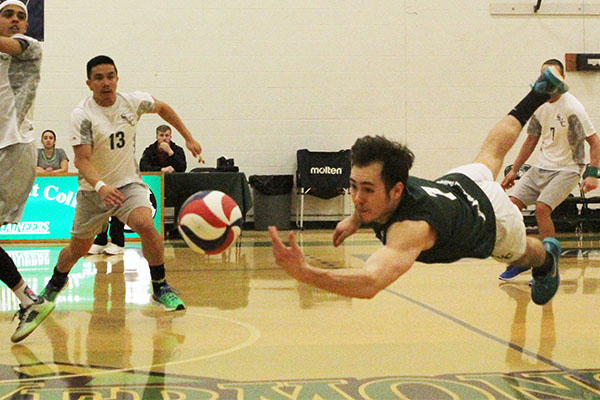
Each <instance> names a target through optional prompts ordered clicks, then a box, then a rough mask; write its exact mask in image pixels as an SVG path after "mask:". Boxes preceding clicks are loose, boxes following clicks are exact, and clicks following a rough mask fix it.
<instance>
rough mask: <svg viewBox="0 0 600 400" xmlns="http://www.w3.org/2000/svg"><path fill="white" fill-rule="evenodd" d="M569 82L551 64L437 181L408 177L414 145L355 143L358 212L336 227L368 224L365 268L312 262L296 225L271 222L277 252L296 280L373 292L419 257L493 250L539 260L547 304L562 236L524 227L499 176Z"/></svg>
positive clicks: (345, 231)
mask: <svg viewBox="0 0 600 400" xmlns="http://www.w3.org/2000/svg"><path fill="white" fill-rule="evenodd" d="M567 90H568V87H567V85H566V84H565V83H564V81H563V79H562V77H561V75H560V73H559V72H558V70H556V69H555V68H548V69H546V70H545V71H544V72H543V73H542V75H540V77H539V78H538V80H537V81H536V82H535V84H534V85H533V88H532V90H531V91H530V92H529V93H528V94H527V96H525V97H524V98H523V100H521V102H519V104H517V106H516V107H515V108H514V109H513V110H511V112H510V113H509V114H508V115H507V116H505V117H504V118H503V119H502V120H500V122H498V124H497V125H496V126H495V127H494V128H493V129H492V130H491V132H490V133H489V134H488V136H487V138H486V140H485V142H484V144H483V146H482V148H481V151H480V153H479V155H478V156H477V157H476V159H475V161H474V163H473V164H469V165H465V166H462V167H459V168H455V169H453V170H451V171H449V172H448V173H447V174H446V175H444V176H442V177H441V178H439V179H436V180H435V181H428V180H424V179H419V178H414V177H409V174H408V172H409V170H410V168H411V167H412V163H413V160H414V155H413V153H412V152H411V151H410V150H409V149H408V148H407V147H405V146H403V145H401V144H400V143H397V142H393V141H390V140H388V139H386V138H384V137H382V136H376V137H371V136H366V137H363V138H360V139H358V140H357V141H356V142H355V144H354V145H353V146H352V170H351V174H350V190H351V194H352V201H353V203H354V208H355V211H354V213H353V214H352V215H351V216H350V217H347V218H345V219H343V220H342V221H340V222H339V223H338V225H337V227H336V229H335V231H334V233H333V245H334V246H338V245H339V244H341V243H342V242H343V241H344V240H345V239H346V238H347V237H349V236H350V235H352V234H354V233H355V232H356V231H357V230H358V228H359V227H360V226H361V224H363V223H366V224H371V225H372V226H373V229H374V230H375V233H376V235H377V237H378V238H379V239H380V240H381V242H382V243H383V247H382V248H380V249H379V250H377V251H376V252H375V253H373V254H372V255H371V256H370V257H369V258H368V259H367V261H366V263H365V266H364V268H362V269H356V268H351V269H322V268H317V267H313V266H311V265H309V264H308V263H307V262H306V259H305V257H304V254H303V253H302V250H301V249H300V248H299V247H298V244H297V243H296V240H295V238H294V234H293V232H290V233H289V236H288V239H289V242H290V246H289V247H288V246H285V245H284V244H283V242H282V241H281V239H280V238H279V236H278V232H277V229H276V228H275V227H270V228H269V231H270V234H271V239H272V241H273V255H274V256H275V261H276V262H277V264H278V265H280V266H281V267H282V268H283V269H284V270H285V271H286V272H288V273H289V274H290V275H291V276H293V277H294V278H296V279H297V280H299V281H301V282H304V283H308V284H310V285H313V286H315V287H318V288H321V289H324V290H328V291H330V292H333V293H337V294H340V295H343V296H349V297H359V298H372V297H373V296H375V295H376V294H377V293H379V292H380V291H381V290H383V289H384V288H386V287H387V286H389V285H390V284H391V283H392V282H394V281H395V280H396V279H398V278H399V277H400V276H402V275H403V274H404V273H405V272H406V271H408V270H409V269H410V267H411V266H412V265H413V264H414V262H415V261H422V262H425V263H450V262H453V261H456V260H459V259H461V258H464V257H475V258H487V257H489V256H492V257H493V258H494V259H496V260H498V261H501V262H505V263H511V264H513V265H520V266H529V267H531V268H533V282H532V288H531V297H532V299H533V301H534V302H535V303H536V304H540V305H541V304H545V303H547V302H548V301H550V299H552V297H553V296H554V294H555V293H556V291H557V290H558V285H559V281H560V278H559V274H558V260H559V257H560V252H561V248H560V244H559V243H558V241H557V240H556V239H554V238H545V239H544V241H543V242H541V241H540V240H539V239H537V238H534V237H527V236H526V232H525V224H524V223H523V218H522V215H521V213H520V211H519V210H518V209H517V207H515V206H514V205H513V204H512V202H511V201H510V200H509V198H508V196H507V195H506V193H505V192H504V190H503V189H502V187H501V186H500V184H498V183H496V182H495V179H496V177H497V176H498V173H499V171H500V169H501V167H502V163H503V161H504V156H505V155H506V153H507V152H508V151H509V150H510V148H511V147H512V146H513V144H514V143H515V141H516V139H517V137H518V136H519V133H520V131H521V128H522V127H523V125H524V124H525V123H526V122H527V120H528V119H529V118H530V117H531V115H532V114H533V112H534V111H535V110H536V109H537V108H538V107H539V106H541V105H542V104H544V103H545V102H546V101H547V100H548V99H550V97H551V95H554V94H556V93H564V92H566V91H567Z"/></svg>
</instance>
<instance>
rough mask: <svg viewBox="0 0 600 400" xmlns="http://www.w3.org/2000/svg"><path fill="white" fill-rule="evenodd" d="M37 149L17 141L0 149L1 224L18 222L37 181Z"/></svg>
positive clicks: (33, 145) (30, 144)
mask: <svg viewBox="0 0 600 400" xmlns="http://www.w3.org/2000/svg"><path fill="white" fill-rule="evenodd" d="M36 162H37V149H36V148H35V144H33V143H16V144H13V145H10V146H7V147H4V148H2V149H0V226H2V225H4V224H17V223H19V221H20V220H21V216H22V215H23V210H24V209H25V203H26V202H27V198H28V197H29V193H31V188H32V187H33V183H34V182H35V166H36Z"/></svg>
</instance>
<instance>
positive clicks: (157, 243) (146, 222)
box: [127, 207, 164, 265]
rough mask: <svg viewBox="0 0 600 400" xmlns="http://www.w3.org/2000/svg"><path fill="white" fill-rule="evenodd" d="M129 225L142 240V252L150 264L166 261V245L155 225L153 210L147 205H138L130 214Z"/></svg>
mask: <svg viewBox="0 0 600 400" xmlns="http://www.w3.org/2000/svg"><path fill="white" fill-rule="evenodd" d="M127 225H129V226H130V227H131V229H133V230H134V231H135V232H136V233H137V234H138V235H139V236H140V239H141V241H142V253H143V254H144V257H145V258H146V260H147V261H148V264H149V265H159V264H163V263H164V245H163V241H162V238H161V237H160V234H159V233H158V232H157V231H156V228H155V227H154V220H153V219H152V211H151V210H150V209H149V208H147V207H137V208H135V209H134V210H133V211H131V213H130V214H129V217H128V219H127Z"/></svg>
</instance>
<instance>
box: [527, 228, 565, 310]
mask: <svg viewBox="0 0 600 400" xmlns="http://www.w3.org/2000/svg"><path fill="white" fill-rule="evenodd" d="M542 242H543V243H544V248H545V249H546V252H547V253H549V254H550V255H551V256H552V268H551V269H550V271H549V272H548V273H547V274H546V275H542V276H536V274H535V271H534V274H533V282H532V284H531V299H532V300H533V302H534V303H535V304H539V305H543V304H546V303H547V302H549V301H550V300H551V299H552V297H554V295H555V294H556V291H557V290H558V285H559V284H560V275H559V273H558V259H559V258H560V252H561V247H560V243H558V240H556V239H554V238H550V237H548V238H545V239H544V240H543V241H542Z"/></svg>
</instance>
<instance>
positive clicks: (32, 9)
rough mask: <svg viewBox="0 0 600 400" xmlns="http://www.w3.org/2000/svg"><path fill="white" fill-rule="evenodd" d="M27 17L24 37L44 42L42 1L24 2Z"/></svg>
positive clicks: (30, 0)
mask: <svg viewBox="0 0 600 400" xmlns="http://www.w3.org/2000/svg"><path fill="white" fill-rule="evenodd" d="M24 3H25V4H27V13H28V15H29V18H28V22H29V27H28V28H27V32H26V35H27V36H30V37H32V38H34V39H37V40H39V41H44V0H24Z"/></svg>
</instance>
